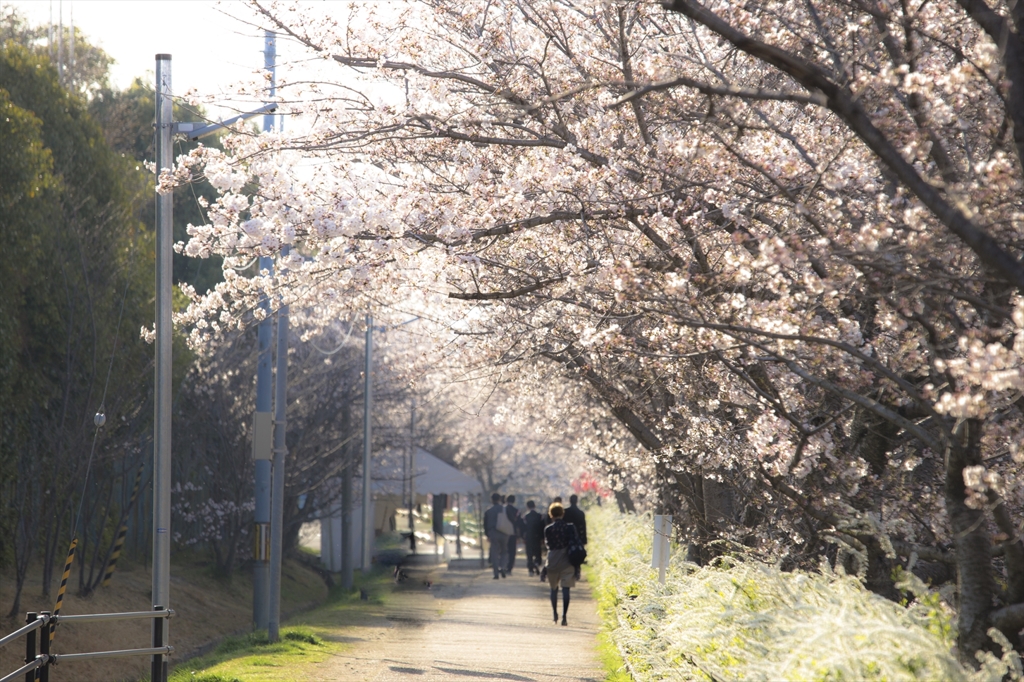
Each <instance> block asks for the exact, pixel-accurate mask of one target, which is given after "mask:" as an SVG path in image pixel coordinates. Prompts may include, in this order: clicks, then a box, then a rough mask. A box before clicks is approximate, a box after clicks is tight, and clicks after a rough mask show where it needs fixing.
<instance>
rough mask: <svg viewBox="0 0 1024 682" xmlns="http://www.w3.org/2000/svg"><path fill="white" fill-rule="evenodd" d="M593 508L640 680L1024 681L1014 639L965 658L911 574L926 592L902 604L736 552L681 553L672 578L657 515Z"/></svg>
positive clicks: (615, 610)
mask: <svg viewBox="0 0 1024 682" xmlns="http://www.w3.org/2000/svg"><path fill="white" fill-rule="evenodd" d="M590 516H592V517H593V520H592V521H591V523H590V524H588V525H591V524H592V525H593V528H594V531H593V535H594V542H592V543H590V545H589V546H588V549H591V548H592V552H591V562H590V563H591V568H592V575H593V576H594V580H595V584H596V592H597V595H598V598H599V600H600V601H601V603H602V606H604V607H605V608H604V612H605V615H606V619H608V620H609V622H608V627H609V628H610V632H611V636H612V639H613V640H614V641H615V643H616V645H617V646H618V648H619V650H620V652H621V653H622V657H623V659H624V660H625V662H626V665H627V667H628V668H629V669H630V672H631V673H632V675H633V677H634V678H635V679H636V680H638V681H643V682H647V681H648V680H663V679H673V680H718V681H720V682H726V681H730V680H801V681H804V680H806V681H808V682H811V681H814V682H819V681H820V682H838V681H840V680H879V681H881V680H885V681H886V682H897V681H903V680H908V681H909V680H915V681H916V680H950V681H957V680H963V681H964V682H983V681H985V682H987V681H992V682H995V681H996V680H1000V679H1003V678H1004V676H1006V675H1009V677H1010V679H1021V677H1020V661H1019V657H1018V656H1017V654H1016V653H1015V652H1013V651H1012V650H1010V649H1009V644H1008V643H1005V640H1004V645H1005V653H1004V655H1003V657H1002V658H1001V659H1000V658H996V657H995V656H993V655H991V654H989V655H986V656H981V657H979V658H980V660H981V662H982V667H981V669H980V670H978V671H974V670H967V669H965V668H964V667H963V666H961V665H960V663H959V662H958V661H957V659H956V657H955V655H954V654H953V653H952V649H953V645H954V643H955V639H956V633H955V630H954V628H953V625H952V622H953V619H952V613H950V612H949V610H948V609H947V608H945V607H944V606H943V605H942V603H941V602H940V601H939V600H938V599H937V598H935V596H934V595H931V594H929V593H928V592H927V590H926V589H925V588H924V586H923V585H922V584H921V583H920V581H915V580H913V579H912V576H909V574H907V575H905V576H904V577H905V580H904V583H902V585H903V586H904V588H905V589H908V590H910V591H911V592H912V593H914V594H917V595H919V596H918V597H917V598H916V599H914V600H912V601H910V603H909V604H907V605H906V606H901V605H900V604H896V603H894V602H891V601H889V600H886V599H883V598H881V597H878V596H877V595H874V594H872V593H870V592H868V591H867V590H866V589H865V588H864V587H863V586H862V585H861V583H860V582H859V581H858V580H856V579H855V578H853V577H849V576H846V575H842V574H839V573H834V572H833V571H832V570H831V569H830V568H829V567H828V566H827V565H825V566H823V568H822V571H821V572H820V573H807V572H799V571H794V572H784V571H781V570H779V569H778V567H774V566H768V565H765V564H762V563H758V562H755V561H749V560H740V559H735V558H729V559H722V560H719V561H718V562H717V563H716V564H714V565H712V566H706V567H697V566H695V565H693V564H687V563H685V562H684V561H682V557H681V554H682V553H680V552H676V553H675V555H674V556H673V558H672V561H671V563H670V567H669V570H668V573H667V577H666V580H665V584H664V585H661V584H660V583H659V582H658V580H657V575H656V572H655V571H654V570H653V569H652V568H651V566H650V556H651V545H652V528H653V523H652V520H651V517H650V516H649V515H643V516H637V515H619V514H616V513H614V512H611V511H608V510H604V509H595V510H593V512H592V513H591V515H590ZM908 578H909V579H908ZM994 636H998V635H994ZM999 639H1001V638H999ZM997 641H999V640H998V639H997Z"/></svg>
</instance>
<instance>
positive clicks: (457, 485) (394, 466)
mask: <svg viewBox="0 0 1024 682" xmlns="http://www.w3.org/2000/svg"><path fill="white" fill-rule="evenodd" d="M406 457H407V453H406V452H402V451H401V450H386V451H385V452H384V453H382V454H381V455H379V456H378V457H377V461H376V462H374V467H373V481H372V483H373V494H374V495H375V496H380V495H399V496H402V491H403V487H405V489H406V490H407V489H408V488H407V486H408V482H407V481H408V480H409V479H408V476H409V474H408V472H407V471H406V469H405V466H406V461H407V460H406ZM414 467H415V470H416V475H415V483H414V486H415V489H416V496H417V497H420V496H421V495H428V494H429V495H437V494H440V493H447V494H449V495H450V494H452V493H458V494H459V495H476V494H477V493H481V492H483V487H482V486H481V485H480V482H479V481H478V480H476V479H475V478H473V477H472V476H470V475H468V474H465V473H463V472H461V471H459V470H458V469H456V468H455V467H453V466H452V465H451V464H448V463H447V462H445V461H443V460H441V459H439V458H438V457H436V456H434V455H432V454H430V453H429V452H427V451H426V450H424V449H423V448H421V447H417V448H416V462H415V465H414ZM356 478H357V479H358V478H359V477H358V476H357V477H356ZM403 482H405V486H403ZM356 487H358V486H356Z"/></svg>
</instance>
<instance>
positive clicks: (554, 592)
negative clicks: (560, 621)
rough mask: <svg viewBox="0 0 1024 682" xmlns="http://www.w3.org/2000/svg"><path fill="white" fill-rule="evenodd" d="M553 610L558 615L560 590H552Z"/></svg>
mask: <svg viewBox="0 0 1024 682" xmlns="http://www.w3.org/2000/svg"><path fill="white" fill-rule="evenodd" d="M551 610H552V611H554V612H555V615H556V616H557V615H558V590H551Z"/></svg>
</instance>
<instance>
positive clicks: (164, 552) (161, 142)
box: [151, 54, 174, 682]
mask: <svg viewBox="0 0 1024 682" xmlns="http://www.w3.org/2000/svg"><path fill="white" fill-rule="evenodd" d="M172 104H173V103H172V100H171V55H169V54H158V55H157V56H156V166H157V177H159V172H160V171H161V170H163V169H167V168H170V167H171V165H172V159H171V152H172V147H171V133H172V131H173V127H174V121H173V119H174V110H173V107H172ZM172 206H173V194H172V193H171V192H164V193H162V194H157V196H156V321H155V322H156V324H155V327H156V328H155V331H156V349H155V352H156V362H155V375H156V376H155V386H154V396H153V403H154V410H153V609H154V610H156V609H167V608H170V602H171V599H170V592H171V298H172V296H171V271H172V260H171V259H172V254H173V250H172V247H173V241H174V239H173V226H172V224H171V210H172ZM153 623H154V625H153V640H154V641H153V646H154V647H162V646H167V641H168V632H167V630H168V628H167V624H166V623H164V622H163V621H162V620H161V619H154V620H153ZM156 623H160V627H158V626H157V625H156ZM157 639H159V640H160V641H159V642H157V641H156V640H157ZM163 659H164V657H163V656H162V655H160V654H156V655H154V656H153V666H152V671H151V678H152V680H153V682H162V681H163V680H166V679H167V662H166V661H165V660H163Z"/></svg>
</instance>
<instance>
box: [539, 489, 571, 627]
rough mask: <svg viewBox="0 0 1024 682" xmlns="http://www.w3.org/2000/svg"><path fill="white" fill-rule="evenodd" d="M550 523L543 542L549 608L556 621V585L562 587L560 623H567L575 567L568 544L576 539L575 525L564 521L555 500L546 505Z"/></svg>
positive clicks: (560, 506)
mask: <svg viewBox="0 0 1024 682" xmlns="http://www.w3.org/2000/svg"><path fill="white" fill-rule="evenodd" d="M548 516H550V517H551V525H549V526H548V527H547V528H545V529H544V544H545V545H547V548H548V558H547V563H546V564H545V566H544V573H545V574H546V575H547V579H548V585H549V586H550V587H551V610H552V611H553V612H554V616H555V622H556V623H557V622H558V587H559V585H561V587H562V625H568V624H569V623H568V622H567V621H566V619H565V618H566V613H568V611H569V590H570V589H571V588H573V587H575V586H576V567H575V566H573V565H572V562H571V561H569V545H570V544H571V543H572V541H573V540H575V539H576V528H575V526H573V525H571V524H568V523H566V522H565V518H564V516H565V509H564V508H563V507H562V505H560V504H558V503H557V502H553V503H552V504H551V506H550V507H548Z"/></svg>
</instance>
